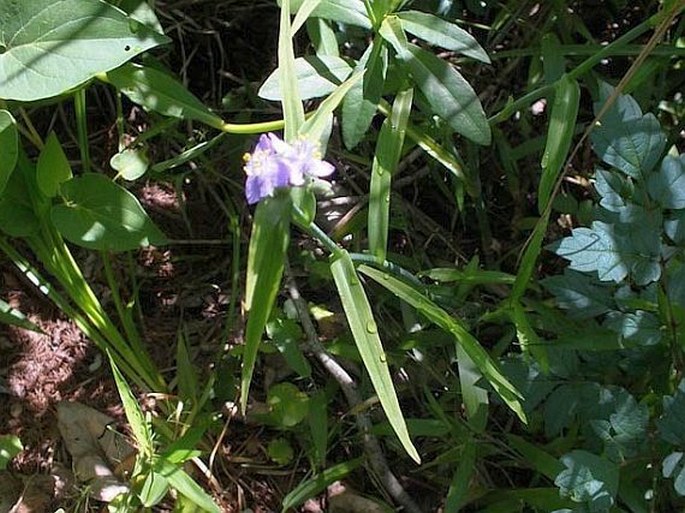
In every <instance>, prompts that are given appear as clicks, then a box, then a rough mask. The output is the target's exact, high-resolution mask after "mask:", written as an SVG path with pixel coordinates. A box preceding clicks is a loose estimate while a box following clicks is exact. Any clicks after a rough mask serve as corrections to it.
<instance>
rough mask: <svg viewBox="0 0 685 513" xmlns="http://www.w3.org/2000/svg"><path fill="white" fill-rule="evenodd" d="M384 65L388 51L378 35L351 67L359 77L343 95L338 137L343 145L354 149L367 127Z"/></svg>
mask: <svg viewBox="0 0 685 513" xmlns="http://www.w3.org/2000/svg"><path fill="white" fill-rule="evenodd" d="M387 68H388V50H387V48H386V46H385V44H384V43H383V40H382V39H381V38H377V39H376V40H375V41H373V42H371V44H370V45H369V47H368V48H367V49H366V51H365V52H364V55H362V57H361V59H359V62H358V63H357V66H356V67H355V73H360V74H363V76H362V79H361V80H360V81H359V82H356V83H355V84H354V86H353V87H352V88H351V89H350V90H349V92H348V93H347V94H346V95H345V99H344V100H343V104H342V136H343V141H344V142H345V146H347V148H348V149H350V150H352V149H354V147H355V146H357V144H359V142H360V141H361V140H362V138H363V137H364V134H365V133H366V131H367V130H368V129H369V127H370V126H371V121H372V120H373V117H374V115H375V114H376V109H377V108H378V102H379V101H380V99H381V94H382V93H383V84H384V83H385V75H386V72H387Z"/></svg>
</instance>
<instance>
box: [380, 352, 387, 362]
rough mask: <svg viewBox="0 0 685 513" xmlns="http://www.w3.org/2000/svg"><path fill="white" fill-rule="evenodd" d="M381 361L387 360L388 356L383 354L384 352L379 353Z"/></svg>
mask: <svg viewBox="0 0 685 513" xmlns="http://www.w3.org/2000/svg"><path fill="white" fill-rule="evenodd" d="M381 361H382V362H383V363H385V362H387V361H388V357H387V356H385V353H381Z"/></svg>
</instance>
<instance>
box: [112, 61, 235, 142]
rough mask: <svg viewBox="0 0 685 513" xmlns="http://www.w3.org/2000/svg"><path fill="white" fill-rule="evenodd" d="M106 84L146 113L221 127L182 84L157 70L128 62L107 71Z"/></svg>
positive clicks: (220, 121)
mask: <svg viewBox="0 0 685 513" xmlns="http://www.w3.org/2000/svg"><path fill="white" fill-rule="evenodd" d="M107 81H108V82H109V83H111V84H112V85H113V86H114V87H116V88H117V89H119V90H120V91H121V92H122V93H124V94H125V95H126V96H128V97H129V98H130V99H131V100H132V101H134V102H136V103H137V104H139V105H142V106H143V107H144V108H145V109H147V110H150V111H155V112H158V113H160V114H162V115H164V116H169V117H173V118H180V119H194V120H196V121H200V122H202V123H204V124H206V125H209V126H211V127H214V128H219V129H221V127H222V126H223V124H224V123H223V120H222V119H221V118H220V117H219V116H217V115H216V114H214V113H213V112H211V111H210V110H209V109H208V108H207V107H206V106H205V105H204V104H203V103H202V102H201V101H200V100H198V99H197V97H196V96H194V95H193V94H192V93H191V92H190V91H188V89H186V88H185V86H183V84H181V83H180V82H179V81H178V80H176V79H175V78H173V77H172V76H170V75H167V74H166V73H164V72H162V71H159V70H157V69H154V68H150V67H147V66H141V65H140V64H133V63H130V62H129V63H127V64H125V65H124V66H121V67H119V68H117V69H115V70H112V71H110V72H108V73H107Z"/></svg>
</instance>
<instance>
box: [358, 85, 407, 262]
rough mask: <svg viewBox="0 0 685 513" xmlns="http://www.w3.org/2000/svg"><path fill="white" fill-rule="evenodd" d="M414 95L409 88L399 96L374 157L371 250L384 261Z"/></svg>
mask: <svg viewBox="0 0 685 513" xmlns="http://www.w3.org/2000/svg"><path fill="white" fill-rule="evenodd" d="M413 96H414V90H413V89H406V90H404V91H400V92H399V93H398V94H397V96H396V97H395V102H394V104H393V107H392V112H391V113H390V117H388V118H386V120H385V121H384V122H383V126H382V127H381V132H380V134H379V136H378V142H377V143H376V153H375V155H374V157H373V166H372V168H371V186H370V190H369V221H368V225H369V228H368V230H369V250H370V251H371V254H373V255H375V256H377V257H378V258H379V259H380V260H381V261H383V260H385V256H386V254H387V251H388V230H389V221H390V186H391V182H392V175H393V174H394V173H395V171H396V170H397V165H398V164H399V162H400V156H401V154H402V147H403V146H404V135H405V133H406V128H407V122H408V120H409V113H410V112H411V104H412V98H413Z"/></svg>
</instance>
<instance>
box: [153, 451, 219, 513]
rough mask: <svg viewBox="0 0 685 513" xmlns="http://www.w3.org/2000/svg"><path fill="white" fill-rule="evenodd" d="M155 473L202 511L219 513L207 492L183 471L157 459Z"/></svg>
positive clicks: (163, 460)
mask: <svg viewBox="0 0 685 513" xmlns="http://www.w3.org/2000/svg"><path fill="white" fill-rule="evenodd" d="M155 471H156V472H159V474H161V475H162V476H164V477H165V478H166V479H167V481H168V482H169V484H170V485H171V486H172V487H173V488H174V489H175V490H176V491H178V493H180V494H181V495H183V496H184V497H186V498H187V499H188V500H190V501H191V502H193V503H194V504H195V505H197V506H199V507H200V508H202V510H203V511H206V512H207V513H221V510H220V509H219V507H218V506H217V505H216V504H215V503H214V501H213V500H212V498H211V497H210V496H209V495H207V492H205V491H204V490H203V489H202V488H201V487H200V485H198V484H197V483H196V482H195V481H194V480H193V478H192V477H190V476H189V475H188V474H187V473H186V472H185V471H184V470H183V469H181V468H179V467H177V466H176V465H173V464H171V463H169V462H168V461H166V460H165V459H164V458H159V459H157V461H156V462H155Z"/></svg>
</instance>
